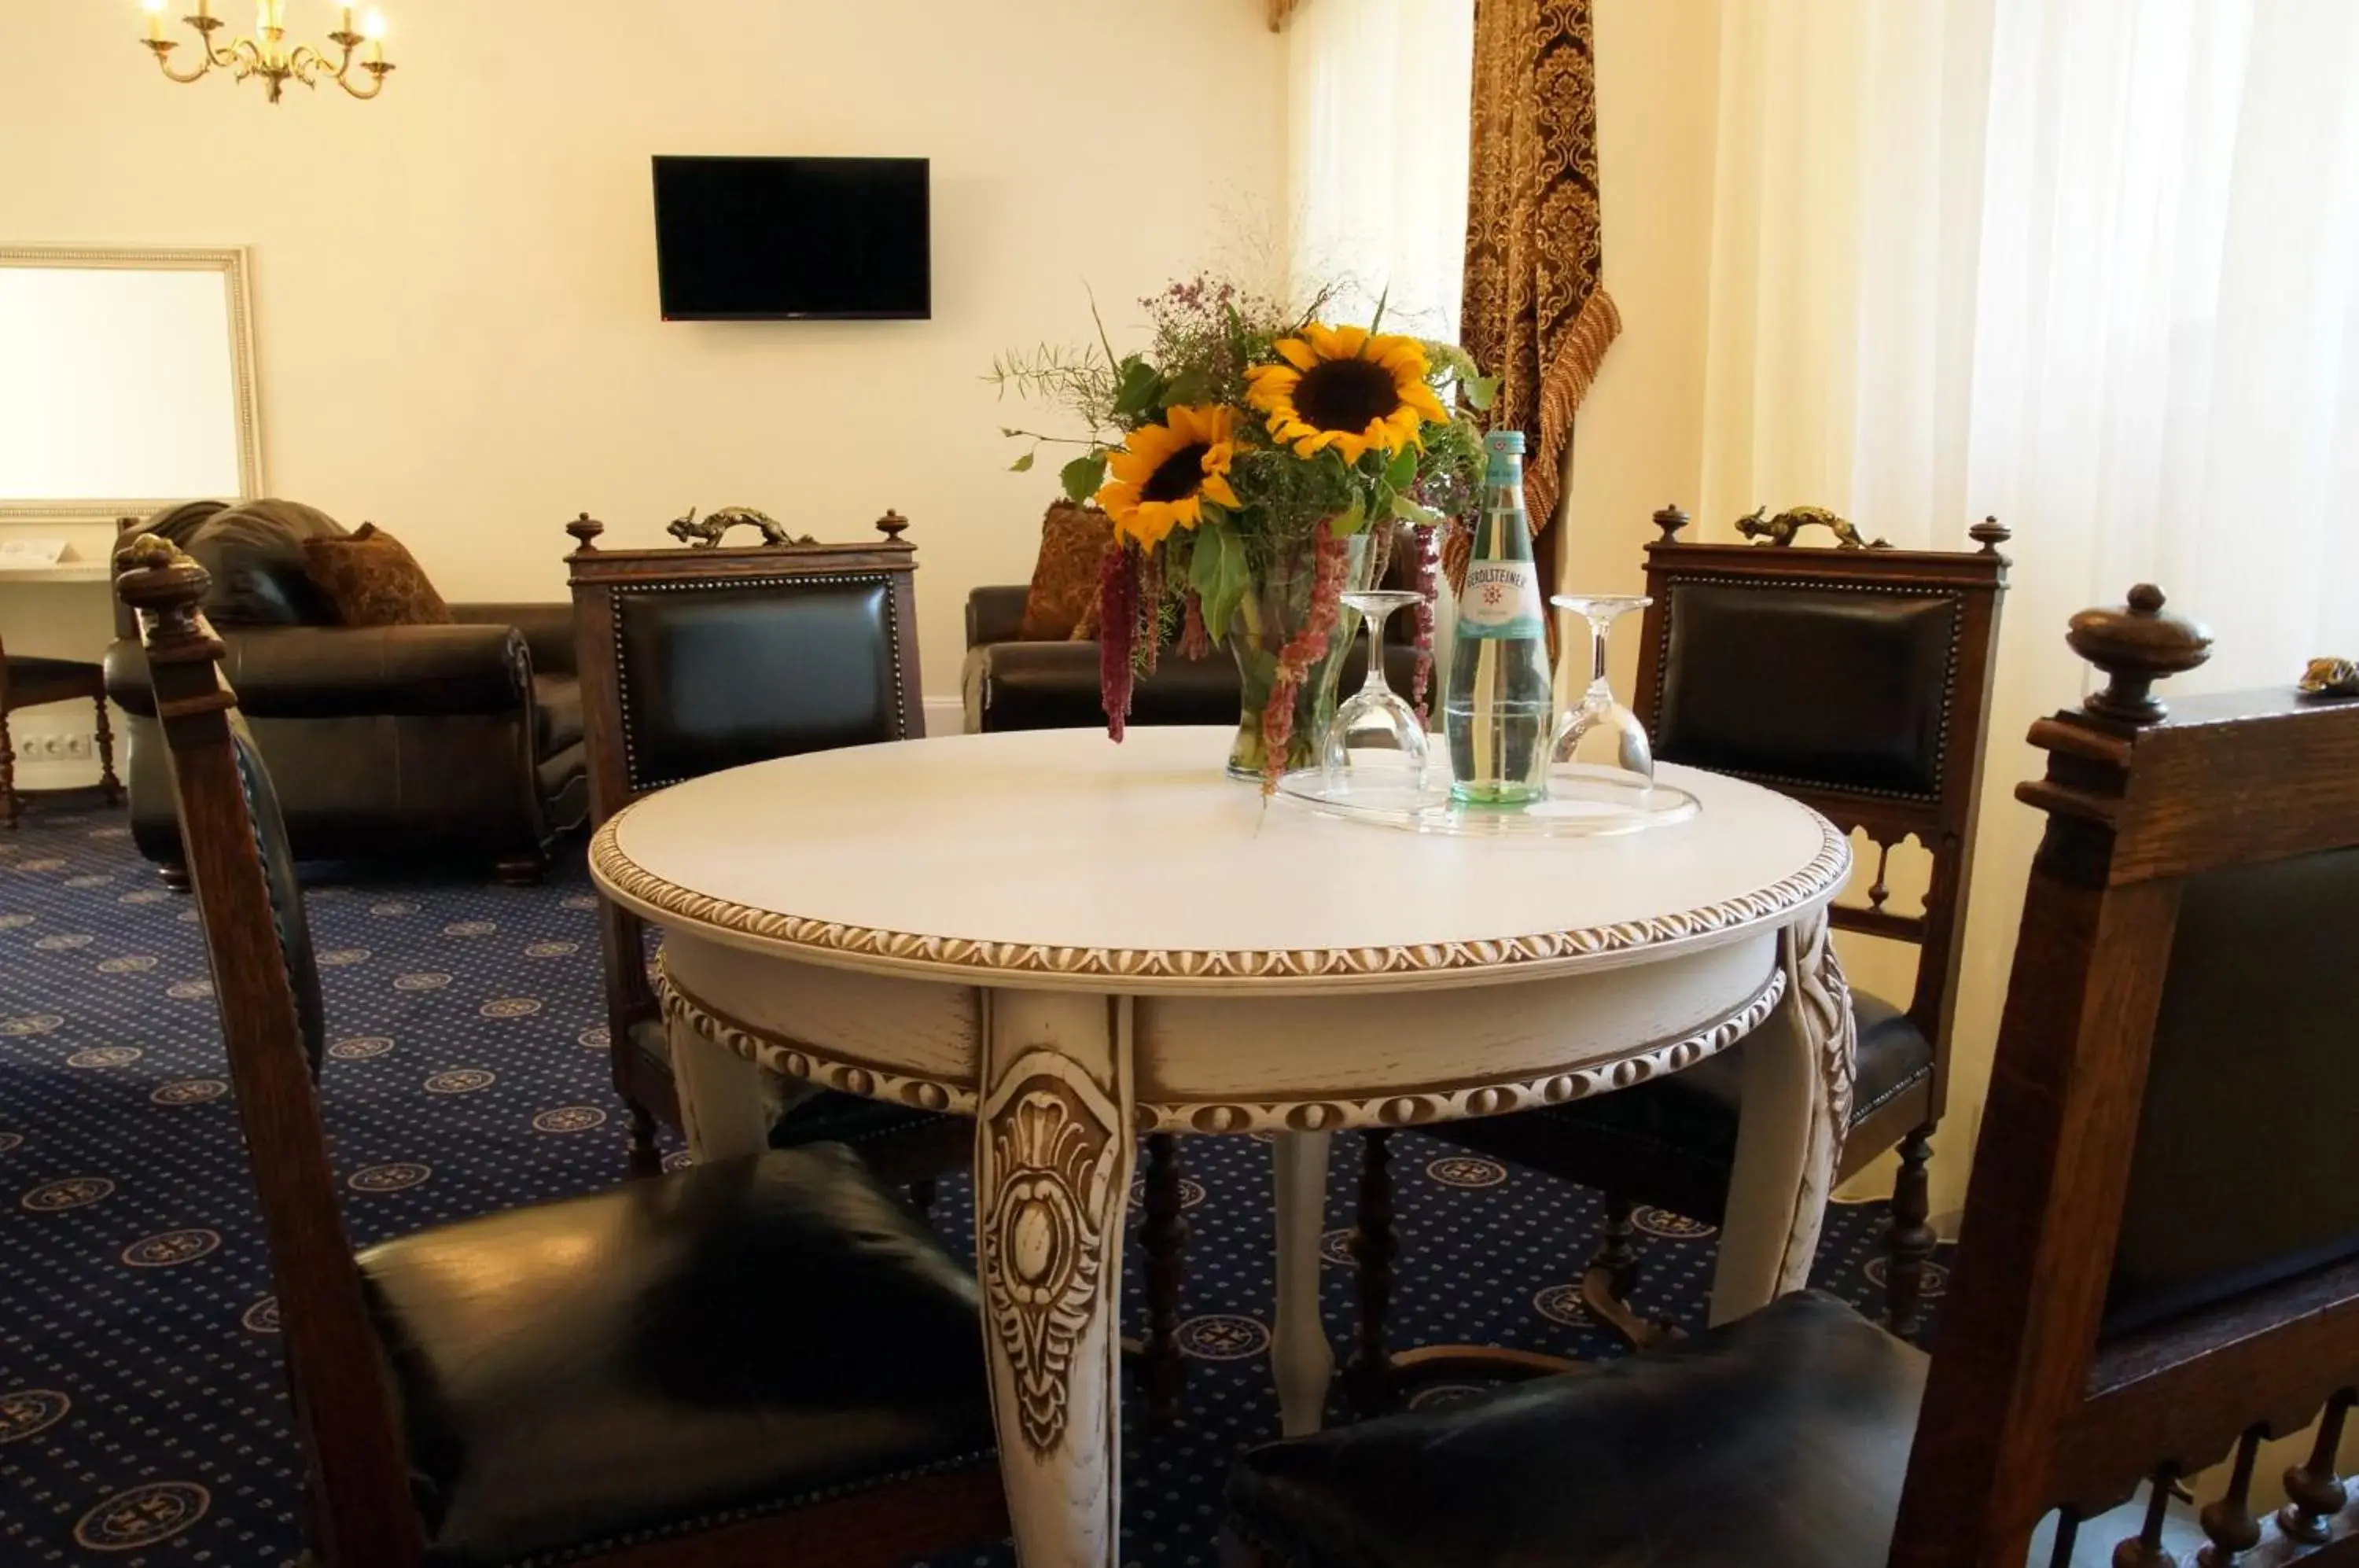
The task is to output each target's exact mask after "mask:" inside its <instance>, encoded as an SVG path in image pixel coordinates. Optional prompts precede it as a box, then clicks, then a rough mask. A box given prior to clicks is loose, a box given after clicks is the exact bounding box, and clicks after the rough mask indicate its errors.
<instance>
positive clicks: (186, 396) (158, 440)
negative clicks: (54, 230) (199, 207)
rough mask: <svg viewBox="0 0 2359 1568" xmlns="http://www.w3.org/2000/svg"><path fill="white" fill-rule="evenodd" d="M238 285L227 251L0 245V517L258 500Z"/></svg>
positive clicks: (246, 318)
mask: <svg viewBox="0 0 2359 1568" xmlns="http://www.w3.org/2000/svg"><path fill="white" fill-rule="evenodd" d="M249 278H250V268H249V265H248V256H247V252H246V250H245V247H244V246H242V245H239V246H224V247H210V248H201V247H188V246H130V245H117V246H106V245H0V524H20V523H35V524H41V523H75V522H111V521H113V520H114V518H116V517H135V516H136V517H145V516H146V515H147V514H148V513H151V512H154V511H158V510H159V509H161V508H163V507H166V506H173V505H175V504H177V503H179V502H181V501H191V500H198V499H203V498H208V497H219V498H220V499H223V500H253V499H255V498H257V497H259V496H261V495H265V494H266V491H265V489H264V487H263V465H262V420H261V407H260V398H259V396H258V393H257V391H256V388H255V356H254V310H253V297H252V293H251V289H250V284H249ZM208 279H210V281H208ZM12 442H13V443H14V444H13V445H12V444H10V443H12ZM151 492H162V493H160V494H158V493H151Z"/></svg>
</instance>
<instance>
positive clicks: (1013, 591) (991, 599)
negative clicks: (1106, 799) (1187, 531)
mask: <svg viewBox="0 0 2359 1568" xmlns="http://www.w3.org/2000/svg"><path fill="white" fill-rule="evenodd" d="M1027 592H1029V590H1028V589H1027V588H1026V587H1025V585H1024V584H1023V583H1007V584H1004V585H994V586H991V587H986V588H977V589H975V590H973V592H971V593H968V594H967V599H966V650H967V651H966V668H965V670H963V672H962V679H961V686H962V692H963V695H964V696H965V699H966V727H967V733H969V734H970V735H973V734H978V733H982V732H985V731H994V730H1053V729H1087V728H1090V727H1093V726H1095V725H1100V724H1104V723H1105V712H1104V710H1103V708H1101V707H1100V706H1099V705H1098V645H1097V643H1096V642H1095V641H1094V640H1093V641H1087V642H1027V641H1025V640H1023V638H1022V637H1021V636H1020V634H1019V633H1018V630H1017V628H1018V627H1019V626H1021V625H1022V623H1023V620H1024V597H1025V594H1026V593H1027ZM1367 669H1368V653H1367V641H1366V639H1365V638H1362V639H1361V640H1360V641H1359V643H1358V644H1357V645H1356V646H1354V647H1353V649H1352V651H1351V652H1350V653H1349V654H1348V655H1346V656H1345V659H1344V663H1343V675H1342V677H1341V686H1342V689H1343V691H1346V692H1349V691H1356V690H1358V688H1359V684H1360V682H1361V681H1363V680H1364V679H1365V678H1366V676H1367ZM1416 676H1417V649H1416V648H1413V647H1411V646H1409V644H1408V640H1407V638H1406V637H1399V636H1396V637H1394V639H1393V640H1392V641H1391V642H1390V643H1388V644H1387V645H1386V648H1385V678H1386V680H1388V681H1391V682H1392V685H1393V690H1395V691H1399V692H1402V693H1404V694H1406V693H1407V692H1408V690H1409V683H1410V682H1411V681H1414V680H1415V679H1416ZM1242 700H1243V699H1242V691H1241V682H1240V681H1239V680H1238V676H1237V661H1236V660H1235V659H1234V658H1232V657H1231V656H1230V654H1229V651H1228V650H1227V649H1226V648H1214V649H1213V650H1212V653H1211V654H1210V655H1208V656H1207V657H1205V658H1203V659H1182V658H1180V655H1179V653H1178V652H1177V651H1176V650H1175V649H1173V648H1165V649H1164V650H1163V657H1162V659H1160V660H1159V661H1158V663H1157V665H1156V668H1155V673H1154V674H1152V675H1144V676H1141V677H1140V678H1139V680H1138V683H1137V684H1136V686H1134V687H1133V688H1132V689H1131V697H1130V722H1131V723H1132V724H1223V725H1231V724H1235V723H1236V722H1237V712H1238V709H1239V707H1240V706H1241V704H1242Z"/></svg>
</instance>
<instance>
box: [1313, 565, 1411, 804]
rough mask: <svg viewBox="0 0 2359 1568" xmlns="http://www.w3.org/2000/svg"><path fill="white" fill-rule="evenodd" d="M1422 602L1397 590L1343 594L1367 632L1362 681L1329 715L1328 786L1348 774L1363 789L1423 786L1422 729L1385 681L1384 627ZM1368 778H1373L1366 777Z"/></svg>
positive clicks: (1324, 762)
mask: <svg viewBox="0 0 2359 1568" xmlns="http://www.w3.org/2000/svg"><path fill="white" fill-rule="evenodd" d="M1424 597H1425V595H1424V594H1422V593H1412V592H1410V591H1408V590H1407V589H1402V588H1370V589H1364V590H1361V591H1358V592H1354V593H1345V594H1344V595H1343V603H1344V604H1348V605H1350V606H1351V607H1352V608H1353V609H1354V610H1357V611H1359V612H1360V615H1361V618H1362V619H1364V621H1365V622H1366V623H1367V627H1368V678H1367V680H1366V681H1364V683H1363V684H1362V685H1361V687H1360V690H1359V691H1358V692H1356V693H1355V694H1354V695H1353V697H1352V699H1351V700H1350V701H1349V702H1345V703H1344V704H1343V706H1342V707H1340V708H1338V709H1336V710H1335V720H1334V722H1333V723H1332V724H1329V725H1328V726H1327V744H1326V747H1325V752H1324V755H1323V757H1322V759H1321V760H1322V762H1323V764H1324V766H1325V769H1326V773H1327V778H1328V781H1329V782H1330V783H1331V784H1338V783H1341V782H1343V780H1344V779H1347V778H1351V777H1352V776H1353V774H1354V773H1357V774H1359V775H1361V777H1360V778H1359V779H1357V780H1356V781H1357V782H1360V783H1364V784H1384V785H1398V786H1400V787H1403V788H1407V789H1416V788H1417V787H1419V785H1421V784H1423V783H1424V781H1425V757H1426V738H1425V725H1424V724H1423V723H1422V722H1421V721H1419V718H1418V716H1417V710H1416V709H1415V708H1413V707H1411V706H1409V704H1408V700H1407V699H1405V698H1403V697H1402V696H1401V695H1400V693H1398V692H1397V691H1394V690H1393V689H1392V687H1391V686H1390V685H1389V684H1388V683H1387V682H1386V680H1385V622H1386V621H1387V620H1389V619H1390V618H1391V617H1392V613H1393V612H1394V611H1395V610H1398V609H1402V608H1404V607H1406V606H1408V605H1410V604H1418V603H1419V602H1420V601H1421V600H1423V599H1424ZM1371 775H1373V777H1370V776H1371Z"/></svg>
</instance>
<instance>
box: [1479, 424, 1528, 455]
mask: <svg viewBox="0 0 2359 1568" xmlns="http://www.w3.org/2000/svg"><path fill="white" fill-rule="evenodd" d="M1483 450H1484V452H1489V453H1490V454H1491V455H1492V456H1493V457H1521V456H1523V455H1524V432H1523V431H1521V430H1493V431H1492V432H1491V433H1490V434H1489V435H1486V436H1484V438H1483Z"/></svg>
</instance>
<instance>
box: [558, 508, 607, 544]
mask: <svg viewBox="0 0 2359 1568" xmlns="http://www.w3.org/2000/svg"><path fill="white" fill-rule="evenodd" d="M565 531H566V532H567V533H569V534H571V535H572V536H573V542H574V544H575V545H576V547H578V548H579V549H581V550H583V551H585V552H586V551H589V550H596V549H597V548H598V536H599V535H600V534H603V533H604V532H605V531H606V525H605V524H603V523H602V522H600V521H599V520H598V519H597V518H595V517H592V516H591V515H590V514H589V513H587V512H584V513H582V515H581V516H580V517H576V518H574V519H573V520H572V521H571V522H570V523H568V524H566V525H565Z"/></svg>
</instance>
